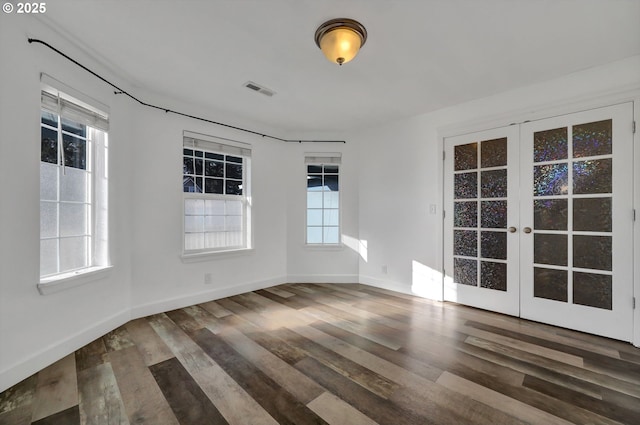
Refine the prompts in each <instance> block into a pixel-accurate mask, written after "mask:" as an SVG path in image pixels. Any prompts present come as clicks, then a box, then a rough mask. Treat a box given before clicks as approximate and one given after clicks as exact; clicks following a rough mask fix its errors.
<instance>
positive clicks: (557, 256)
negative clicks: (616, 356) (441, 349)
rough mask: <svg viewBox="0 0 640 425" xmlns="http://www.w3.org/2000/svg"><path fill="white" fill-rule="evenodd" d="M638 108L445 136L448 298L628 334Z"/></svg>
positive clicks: (625, 336)
mask: <svg viewBox="0 0 640 425" xmlns="http://www.w3.org/2000/svg"><path fill="white" fill-rule="evenodd" d="M632 121H633V110H632V104H631V103H628V104H622V105H616V106H611V107H606V108H599V109H594V110H590V111H586V112H578V113H575V114H569V115H563V116H560V117H554V118H549V119H544V120H539V121H534V122H529V123H524V124H521V125H512V126H508V127H503V128H497V129H492V130H488V131H483V132H478V133H473V134H467V135H462V136H456V137H451V138H447V139H445V167H444V172H445V179H444V194H445V199H444V201H445V212H446V213H445V223H444V224H445V233H444V234H445V238H444V259H445V275H446V277H445V294H444V295H445V300H450V301H455V302H459V303H462V304H467V305H472V306H475V307H480V308H484V309H488V310H493V311H498V312H501V313H505V314H510V315H515V316H521V317H523V318H526V319H531V320H535V321H539V322H544V323H549V324H553V325H556V326H561V327H566V328H570V329H576V330H580V331H584V332H589V333H593V334H598V335H603V336H608V337H611V338H616V339H622V340H626V341H630V340H631V339H632V325H633V305H632V299H633V276H632V271H633V258H632V248H633V239H632V235H633V200H632V195H633V193H632V185H631V176H632V175H633V150H632V148H633V146H632V140H633V134H632Z"/></svg>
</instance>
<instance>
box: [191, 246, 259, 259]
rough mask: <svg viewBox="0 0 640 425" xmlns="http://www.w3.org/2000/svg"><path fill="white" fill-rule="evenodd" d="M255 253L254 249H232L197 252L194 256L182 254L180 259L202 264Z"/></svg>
mask: <svg viewBox="0 0 640 425" xmlns="http://www.w3.org/2000/svg"><path fill="white" fill-rule="evenodd" d="M253 252H254V249H253V248H240V249H230V250H227V251H209V252H197V253H194V254H182V255H181V256H180V258H181V259H182V262H183V263H200V262H203V261H210V260H216V259H219V258H227V257H236V256H238V255H246V254H251V253H253Z"/></svg>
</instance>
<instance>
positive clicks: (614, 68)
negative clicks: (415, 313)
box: [351, 56, 640, 344]
mask: <svg viewBox="0 0 640 425" xmlns="http://www.w3.org/2000/svg"><path fill="white" fill-rule="evenodd" d="M639 94H640V56H636V57H632V58H628V59H625V60H622V61H619V62H615V63H611V64H609V65H606V66H602V67H598V68H593V69H589V70H585V71H582V72H579V73H575V74H572V75H568V76H566V77H563V78H560V79H557V80H552V81H549V82H546V83H542V84H537V85H534V86H530V87H524V88H520V89H517V90H512V91H509V92H506V93H502V94H499V95H496V96H492V97H489V98H484V99H480V100H476V101H472V102H467V103H464V104H461V105H457V106H454V107H451V108H447V109H443V110H440V111H437V112H434V113H429V114H424V115H420V116H417V117H413V118H410V119H406V120H402V121H397V122H393V123H390V124H387V125H383V126H380V127H378V128H370V129H366V130H362V131H359V132H356V133H354V134H353V135H352V136H351V139H352V140H353V141H355V142H356V144H357V146H358V147H359V149H360V153H359V158H360V167H359V172H360V177H359V197H360V206H359V211H360V218H359V225H360V238H361V239H362V240H366V241H367V246H368V256H367V257H368V258H367V260H366V261H365V260H364V259H361V260H360V268H359V272H360V281H361V282H362V283H368V284H371V285H376V286H380V287H386V288H390V289H394V290H398V291H401V292H406V293H417V294H422V295H426V296H430V297H432V298H434V299H439V298H441V296H442V294H441V290H440V289H441V271H442V248H441V243H442V189H441V188H442V146H443V145H442V139H443V137H446V136H452V135H455V134H463V133H466V132H470V131H477V130H483V129H489V128H494V127H498V126H503V125H508V124H510V123H513V122H522V121H524V120H528V119H529V120H531V119H539V118H543V117H548V116H554V115H558V114H562V113H569V112H575V111H578V110H583V109H588V108H592V107H597V106H605V105H608V104H611V103H615V102H619V101H623V100H633V99H636V100H637V99H638V97H639ZM637 139H638V135H637V134H636V142H638V140H637ZM636 145H637V143H636ZM637 168H638V166H636V173H637V174H638V172H639V171H640V170H638V169H637ZM639 180H640V179H639V178H638V175H636V184H638V183H640V181H639ZM637 201H638V200H636V208H638V205H637ZM432 204H433V205H437V208H436V214H430V213H429V206H430V205H432ZM636 227H638V226H636ZM637 243H638V238H636V244H637ZM637 252H638V250H637V249H636V263H638V262H639V261H640V257H638V256H637V255H638V254H637ZM384 266H386V270H387V273H384V272H383V267H384ZM635 281H636V282H635V285H636V286H635V287H636V297H638V294H640V283H639V279H637V278H636V279H635ZM636 311H638V310H636ZM635 329H636V344H640V314H637V313H636V326H635Z"/></svg>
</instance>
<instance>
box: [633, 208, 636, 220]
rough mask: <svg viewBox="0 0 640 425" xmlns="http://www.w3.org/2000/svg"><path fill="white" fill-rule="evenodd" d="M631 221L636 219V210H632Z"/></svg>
mask: <svg viewBox="0 0 640 425" xmlns="http://www.w3.org/2000/svg"><path fill="white" fill-rule="evenodd" d="M633 221H636V210H635V209H634V210H633Z"/></svg>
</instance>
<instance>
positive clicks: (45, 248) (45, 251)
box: [40, 239, 58, 276]
mask: <svg viewBox="0 0 640 425" xmlns="http://www.w3.org/2000/svg"><path fill="white" fill-rule="evenodd" d="M57 271H58V239H48V240H43V241H40V276H46V275H49V274H54V273H56V272H57Z"/></svg>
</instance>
